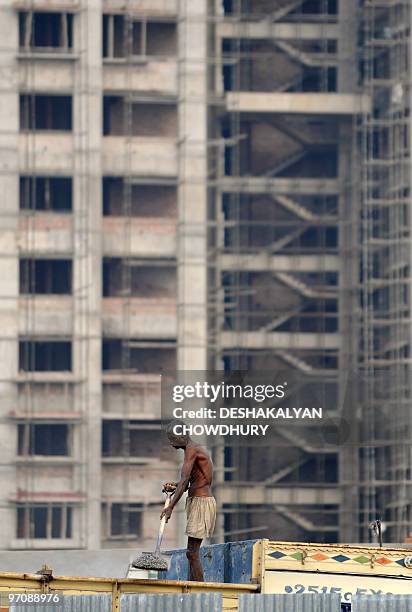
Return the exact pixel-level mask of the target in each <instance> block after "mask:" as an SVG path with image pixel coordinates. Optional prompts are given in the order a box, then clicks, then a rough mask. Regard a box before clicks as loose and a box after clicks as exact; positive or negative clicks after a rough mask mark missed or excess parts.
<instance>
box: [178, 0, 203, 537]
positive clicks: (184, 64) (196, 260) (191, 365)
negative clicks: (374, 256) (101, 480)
mask: <svg viewBox="0 0 412 612" xmlns="http://www.w3.org/2000/svg"><path fill="white" fill-rule="evenodd" d="M207 11H208V3H207V2H206V0H197V2H180V8H179V102H180V104H179V119H178V120H179V126H178V128H179V130H178V131H179V146H178V151H179V153H178V154H179V160H178V168H179V177H178V180H179V189H178V234H177V240H178V255H177V257H178V261H177V266H178V312H177V316H178V337H177V342H178V349H177V365H178V369H180V370H205V369H206V367H207V225H206V222H207V202H208V200H207V193H208V192H207V138H208V125H207V95H208V87H207V85H208V70H207V52H208V48H207V47H208V45H207V41H208V22H207ZM180 506H182V504H180ZM179 516H180V517H181V520H180V534H181V535H180V537H179V535H178V538H179V540H180V543H182V542H183V524H184V520H183V518H184V517H183V512H179Z"/></svg>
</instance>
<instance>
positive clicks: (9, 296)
mask: <svg viewBox="0 0 412 612" xmlns="http://www.w3.org/2000/svg"><path fill="white" fill-rule="evenodd" d="M0 39H1V41H2V42H1V46H0V90H1V98H0V193H1V194H2V197H1V206H0V278H1V283H0V329H1V333H0V440H1V444H0V466H1V469H0V479H1V498H0V548H3V549H4V548H8V547H9V546H10V544H11V540H12V539H13V538H14V536H15V531H16V530H15V515H16V513H15V509H14V507H13V506H11V505H9V500H10V498H11V497H12V496H13V494H14V493H15V479H16V474H15V464H14V463H13V462H14V459H15V456H16V445H17V444H16V440H17V434H16V426H15V424H14V423H11V422H10V421H8V420H7V418H8V415H9V414H10V412H11V411H13V410H15V409H16V406H17V387H16V384H15V379H16V376H17V373H18V344H17V338H18V292H19V286H18V278H19V268H18V250H17V228H18V215H19V183H18V173H17V163H18V161H17V146H18V130H19V97H18V91H17V79H16V72H17V61H16V53H17V48H18V19H17V13H16V11H15V10H14V9H13V6H12V3H11V2H8V1H7V0H1V1H0Z"/></svg>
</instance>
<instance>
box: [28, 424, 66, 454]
mask: <svg viewBox="0 0 412 612" xmlns="http://www.w3.org/2000/svg"><path fill="white" fill-rule="evenodd" d="M70 430H71V428H70V426H69V425H67V424H60V423H59V424H57V423H20V424H19V425H18V426H17V454H18V455H19V456H20V457H26V456H33V455H39V456H48V457H68V456H69V455H71V448H70V446H71V440H70V434H71V431H70Z"/></svg>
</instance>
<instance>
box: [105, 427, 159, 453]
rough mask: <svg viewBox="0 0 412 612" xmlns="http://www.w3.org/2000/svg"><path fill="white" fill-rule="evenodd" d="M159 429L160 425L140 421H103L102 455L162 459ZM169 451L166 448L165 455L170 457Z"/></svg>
mask: <svg viewBox="0 0 412 612" xmlns="http://www.w3.org/2000/svg"><path fill="white" fill-rule="evenodd" d="M159 428H160V425H156V424H150V425H148V424H147V423H146V422H144V423H143V422H140V421H121V420H116V421H103V429H102V455H103V457H141V458H150V459H161V458H162V456H161V455H162V447H159V444H158V437H159ZM168 450H169V449H168V448H166V449H165V453H163V454H166V455H167V456H168V452H167V451H168Z"/></svg>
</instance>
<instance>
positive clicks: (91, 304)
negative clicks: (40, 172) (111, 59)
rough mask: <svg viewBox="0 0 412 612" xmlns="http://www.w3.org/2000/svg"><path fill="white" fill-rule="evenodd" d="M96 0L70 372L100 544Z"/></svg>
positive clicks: (80, 113) (86, 34) (88, 51)
mask: <svg viewBox="0 0 412 612" xmlns="http://www.w3.org/2000/svg"><path fill="white" fill-rule="evenodd" d="M101 11H102V6H101V1H100V0H88V1H87V2H83V6H82V8H81V10H80V11H79V13H78V14H77V16H76V51H77V52H79V55H80V59H79V61H78V63H77V65H76V67H75V89H74V124H73V127H74V168H73V179H74V211H73V214H74V245H75V246H74V262H73V264H74V265H73V269H74V284H73V291H74V308H75V316H74V329H73V349H74V352H73V355H74V372H75V375H76V377H77V378H79V379H80V384H79V385H78V386H77V393H76V407H75V408H76V410H77V411H79V412H80V413H81V414H82V415H83V420H82V424H81V428H82V431H81V432H80V446H81V450H80V457H76V459H78V460H79V461H80V466H79V472H78V475H77V476H78V483H77V484H78V488H79V490H80V491H81V492H82V493H83V494H84V496H85V505H83V506H82V508H81V510H80V516H79V519H80V520H79V524H78V527H79V532H80V533H79V537H80V542H79V544H80V545H81V546H84V547H86V548H89V549H94V548H100V513H101V512H100V511H101V404H102V403H101V387H102V385H101V294H102V292H101V261H102V260H101V202H102V197H101V183H102V180H101V151H100V150H101V140H102V116H101V115H102V110H101V109H102V51H101V49H102V43H101V35H102V34H101V27H102V26H101V24H102V12H101Z"/></svg>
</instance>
